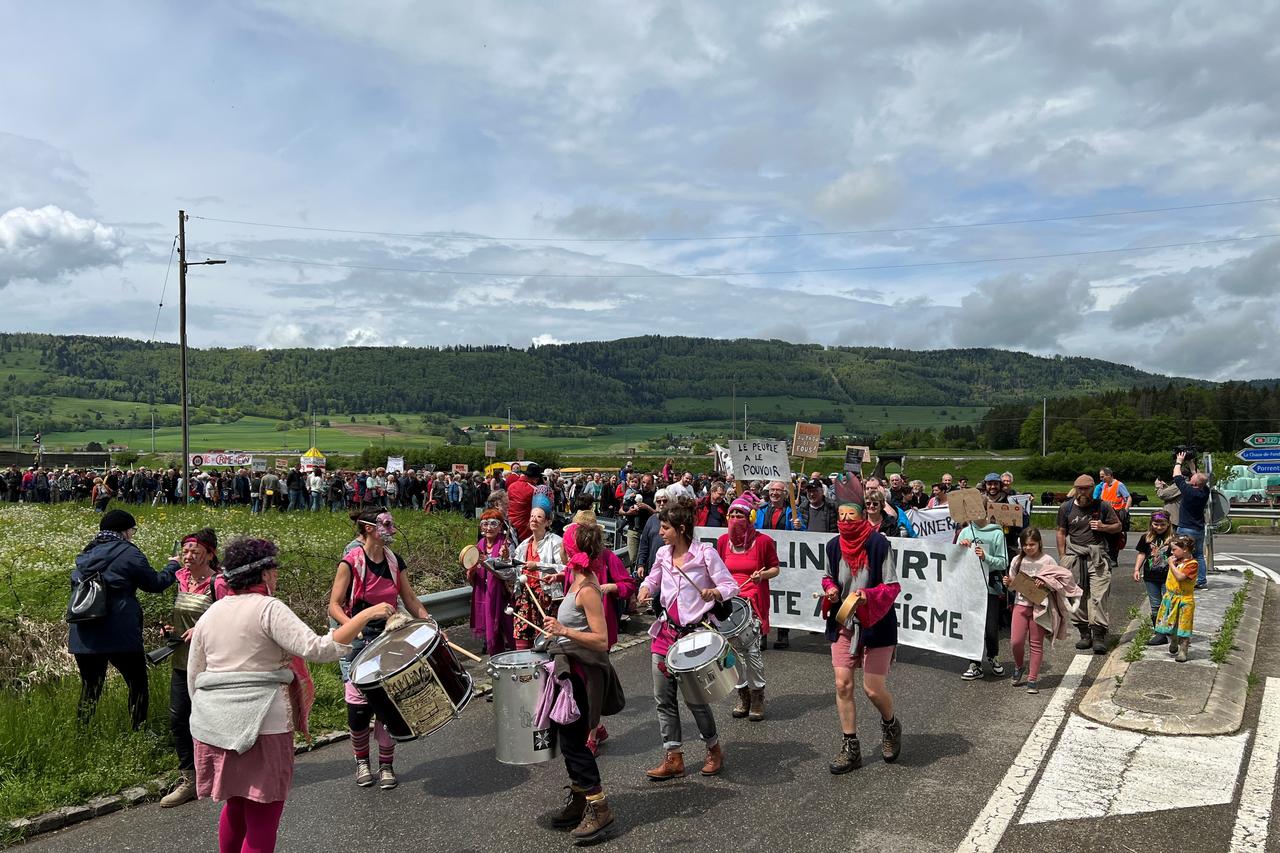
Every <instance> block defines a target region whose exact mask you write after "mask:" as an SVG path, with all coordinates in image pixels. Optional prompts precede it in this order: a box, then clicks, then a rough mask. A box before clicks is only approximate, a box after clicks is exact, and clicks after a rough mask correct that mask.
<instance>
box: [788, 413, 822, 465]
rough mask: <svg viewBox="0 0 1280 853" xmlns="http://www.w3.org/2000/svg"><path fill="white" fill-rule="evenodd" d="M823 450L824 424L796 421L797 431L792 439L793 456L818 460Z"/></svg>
mask: <svg viewBox="0 0 1280 853" xmlns="http://www.w3.org/2000/svg"><path fill="white" fill-rule="evenodd" d="M821 449H822V424H806V423H803V422H801V421H796V431H795V434H794V435H793V436H792V438H791V455H792V456H799V457H800V458H802V459H817V458H818V451H819V450H821Z"/></svg>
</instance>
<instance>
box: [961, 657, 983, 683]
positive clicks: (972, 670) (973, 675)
mask: <svg viewBox="0 0 1280 853" xmlns="http://www.w3.org/2000/svg"><path fill="white" fill-rule="evenodd" d="M960 677H961V678H963V679H964V680H965V681H974V680H976V679H979V678H981V677H982V667H981V665H979V664H978V662H977V661H970V663H969V668H968V669H966V670H965V671H964V672H962V673H960Z"/></svg>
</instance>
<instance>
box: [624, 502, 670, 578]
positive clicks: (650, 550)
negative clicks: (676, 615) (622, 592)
mask: <svg viewBox="0 0 1280 853" xmlns="http://www.w3.org/2000/svg"><path fill="white" fill-rule="evenodd" d="M670 502H671V497H670V495H669V493H668V492H667V490H666V489H658V490H657V491H656V492H654V493H653V505H654V508H655V509H657V512H655V513H654V514H653V515H651V516H649V520H648V521H646V522H645V523H644V530H642V531H640V541H639V542H637V543H636V559H635V561H634V562H633V563H632V566H633V567H634V568H635V572H636V577H638V578H641V579H643V578H644V577H645V575H647V574H648V573H649V570H650V569H652V568H653V561H654V560H656V559H657V558H658V549H659V548H661V547H662V534H661V533H660V530H661V526H662V525H661V519H660V518H659V516H660V515H661V514H662V510H663V509H664V508H665V507H666V506H667V504H668V503H670Z"/></svg>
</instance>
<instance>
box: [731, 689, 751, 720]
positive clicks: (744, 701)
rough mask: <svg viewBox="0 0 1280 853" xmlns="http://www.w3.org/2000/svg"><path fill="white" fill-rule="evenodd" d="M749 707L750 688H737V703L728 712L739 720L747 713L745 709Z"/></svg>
mask: <svg viewBox="0 0 1280 853" xmlns="http://www.w3.org/2000/svg"><path fill="white" fill-rule="evenodd" d="M750 708H751V689H750V688H748V687H739V688H738V704H737V705H734V706H733V710H732V711H731V712H730V713H731V714H732V715H733V718H734V719H735V720H741V719H742V718H743V717H745V716H746V715H747V711H748V710H749V709H750Z"/></svg>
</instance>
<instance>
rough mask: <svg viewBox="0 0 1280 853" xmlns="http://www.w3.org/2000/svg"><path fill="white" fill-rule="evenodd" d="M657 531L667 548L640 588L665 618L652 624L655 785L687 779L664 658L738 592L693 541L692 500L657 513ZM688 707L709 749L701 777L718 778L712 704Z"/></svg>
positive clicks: (716, 560) (715, 559)
mask: <svg viewBox="0 0 1280 853" xmlns="http://www.w3.org/2000/svg"><path fill="white" fill-rule="evenodd" d="M658 520H659V528H658V530H659V533H660V534H661V536H662V541H663V542H665V543H666V544H665V545H663V546H662V547H661V548H659V549H658V556H657V559H656V560H654V563H653V568H652V569H650V571H649V574H647V575H645V578H644V582H643V583H642V584H641V585H640V602H641V603H644V602H646V601H648V600H649V599H651V598H653V597H654V596H655V595H656V596H657V598H658V602H659V603H660V604H661V608H662V618H660V619H659V620H658V621H656V622H654V623H653V627H651V628H650V629H649V636H650V637H652V638H653V643H652V645H651V647H650V650H651V652H652V655H653V698H654V701H655V702H656V703H657V706H658V728H659V730H660V731H661V733H662V748H663V750H664V751H665V753H664V755H663V759H662V763H660V764H659V765H658V766H657V767H654V768H653V769H652V770H649V771H647V775H648V776H649V778H650V779H653V780H654V781H663V780H666V779H674V778H676V777H677V776H683V775H684V751H683V749H682V743H683V741H682V736H681V729H680V706H679V705H678V704H677V699H676V696H677V694H678V693H679V692H680V688H679V685H678V684H677V683H676V680H675V678H673V677H672V676H671V675H670V674H669V673H668V672H667V665H666V655H667V651H668V650H669V649H670V648H671V645H672V643H674V642H675V641H676V640H678V639H679V638H680V637H682V636H685V635H686V634H690V633H692V632H693V631H695V630H697V629H698V626H699V624H700V623H701V622H702V621H703V619H704V618H707V616H708V614H709V613H710V612H711V609H712V608H713V607H714V606H715V605H716V604H717V603H718V602H722V601H728V600H729V599H731V598H733V597H734V596H735V595H737V594H738V584H737V583H736V582H735V581H734V580H733V576H732V575H731V574H729V570H728V569H727V568H725V565H724V561H723V560H721V559H720V555H719V554H717V553H716V549H715V548H713V547H712V546H710V545H708V544H706V543H703V542H695V541H694V539H693V528H694V506H693V501H690V500H687V499H684V498H681V499H680V500H678V501H676V502H675V503H674V504H669V505H668V506H667V508H666V509H664V510H662V511H661V512H660V513H659V514H658ZM685 705H686V706H687V707H688V708H689V712H690V713H691V714H693V719H694V722H696V723H697V724H698V733H699V734H700V735H702V740H703V743H705V744H706V745H707V760H706V762H705V763H703V765H702V775H703V776H715V775H717V774H718V773H719V772H720V770H721V768H723V766H724V754H723V752H722V751H721V749H720V740H719V738H718V737H717V735H716V718H715V714H714V713H713V712H712V710H711V706H710V705H692V704H689V702H688V701H687V700H686V702H685Z"/></svg>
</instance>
